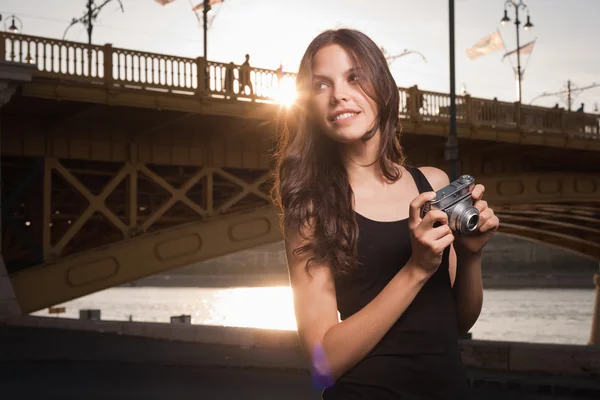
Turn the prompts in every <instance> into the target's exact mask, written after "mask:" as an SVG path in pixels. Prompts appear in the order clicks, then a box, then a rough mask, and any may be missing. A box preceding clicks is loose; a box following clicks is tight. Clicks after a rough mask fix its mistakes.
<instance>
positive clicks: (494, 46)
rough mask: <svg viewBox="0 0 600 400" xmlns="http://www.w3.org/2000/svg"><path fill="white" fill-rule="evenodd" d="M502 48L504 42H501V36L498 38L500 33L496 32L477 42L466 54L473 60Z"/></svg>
mask: <svg viewBox="0 0 600 400" xmlns="http://www.w3.org/2000/svg"><path fill="white" fill-rule="evenodd" d="M503 48H504V41H503V40H502V36H500V32H498V31H496V32H494V33H491V34H489V35H487V36H486V37H484V38H483V39H481V40H479V41H478V42H477V43H475V45H473V47H471V48H469V49H467V51H466V53H467V56H469V58H470V59H471V60H475V59H477V58H479V57H481V56H485V55H486V54H489V53H493V52H494V51H498V50H502V49H503Z"/></svg>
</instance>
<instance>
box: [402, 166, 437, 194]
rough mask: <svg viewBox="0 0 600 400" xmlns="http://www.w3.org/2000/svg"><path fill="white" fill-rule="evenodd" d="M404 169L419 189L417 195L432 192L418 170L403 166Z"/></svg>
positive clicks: (429, 185)
mask: <svg viewBox="0 0 600 400" xmlns="http://www.w3.org/2000/svg"><path fill="white" fill-rule="evenodd" d="M404 168H406V170H407V171H408V172H410V174H411V175H412V177H413V179H414V180H415V183H416V184H417V188H418V189H419V193H423V192H433V187H432V186H431V184H430V183H429V181H428V180H427V178H426V177H425V174H423V172H421V170H420V169H419V168H417V167H413V166H410V165H404Z"/></svg>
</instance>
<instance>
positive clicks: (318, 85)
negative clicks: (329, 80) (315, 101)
mask: <svg viewBox="0 0 600 400" xmlns="http://www.w3.org/2000/svg"><path fill="white" fill-rule="evenodd" d="M326 87H327V84H326V83H325V82H315V84H314V89H315V90H323V89H325V88H326Z"/></svg>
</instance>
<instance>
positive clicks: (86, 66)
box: [0, 32, 600, 140]
mask: <svg viewBox="0 0 600 400" xmlns="http://www.w3.org/2000/svg"><path fill="white" fill-rule="evenodd" d="M0 61H4V62H9V63H13V62H14V63H28V64H35V65H36V66H37V68H38V72H37V74H36V75H37V76H38V77H42V78H55V79H61V80H71V81H78V82H87V83H90V84H104V85H105V86H108V87H115V86H120V87H126V88H131V89H136V88H137V89H142V90H154V91H156V90H158V91H165V92H170V93H172V94H174V95H186V94H187V95H199V96H210V97H214V98H224V99H237V100H242V101H255V102H271V103H275V102H278V103H289V102H291V101H292V100H293V98H294V97H295V83H294V81H295V74H293V73H289V72H283V71H281V70H269V69H264V68H253V67H250V66H244V65H236V64H234V63H219V62H213V61H205V60H204V58H202V57H199V58H195V59H194V58H185V57H177V56H172V55H165V54H156V53H148V52H143V51H138V50H128V49H120V48H115V47H112V45H110V44H107V45H104V46H97V45H91V46H90V45H87V44H85V43H78V42H71V41H65V40H55V39H49V38H44V37H37V36H28V35H20V34H13V33H8V32H3V33H1V34H0ZM398 90H399V94H400V109H399V115H400V117H401V118H402V119H404V120H408V121H411V122H429V123H447V122H448V121H449V119H450V112H449V111H450V96H449V94H447V93H437V92H430V91H424V90H420V89H418V88H417V87H416V86H413V87H410V88H398ZM456 114H457V115H456V119H457V123H459V124H470V125H474V126H482V127H489V128H492V129H496V128H497V129H520V130H524V131H528V132H538V133H540V134H541V133H543V134H557V135H565V134H567V135H568V136H571V137H578V138H586V139H598V140H600V116H598V115H594V114H586V113H578V112H570V111H566V110H563V109H557V108H554V109H550V108H545V107H537V106H530V105H524V104H519V103H509V102H503V101H498V100H497V99H493V100H489V99H480V98H475V97H471V96H469V95H466V96H457V97H456Z"/></svg>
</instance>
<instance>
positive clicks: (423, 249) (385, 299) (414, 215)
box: [285, 193, 453, 386]
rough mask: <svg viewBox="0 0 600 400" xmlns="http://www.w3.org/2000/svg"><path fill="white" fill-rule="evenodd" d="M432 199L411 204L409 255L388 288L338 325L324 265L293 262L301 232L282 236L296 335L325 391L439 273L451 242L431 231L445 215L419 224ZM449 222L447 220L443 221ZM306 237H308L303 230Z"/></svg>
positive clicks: (443, 231)
mask: <svg viewBox="0 0 600 400" xmlns="http://www.w3.org/2000/svg"><path fill="white" fill-rule="evenodd" d="M431 198H432V197H431V196H429V195H428V194H426V193H425V194H423V195H420V196H419V197H417V198H416V199H415V200H414V201H413V203H411V224H412V225H413V227H414V229H412V230H411V232H412V233H413V237H414V238H415V239H414V240H415V242H414V244H413V249H415V248H416V249H417V250H416V251H414V250H413V256H412V257H411V260H410V261H409V262H408V263H407V264H406V265H405V266H404V268H402V269H401V270H400V271H399V272H398V273H397V274H396V276H395V277H394V278H392V280H391V281H390V282H389V283H388V284H387V286H386V287H385V288H384V289H383V290H382V291H381V292H380V293H379V294H378V295H377V297H375V298H374V299H373V300H372V301H371V302H370V303H369V304H367V305H366V306H365V307H364V308H363V309H361V310H360V311H358V312H357V313H355V314H354V315H352V316H351V317H349V318H347V319H345V320H344V321H342V322H339V321H338V315H337V302H336V295H335V285H334V279H333V273H332V271H331V268H330V267H329V266H328V265H323V264H317V263H315V262H313V263H311V264H310V267H309V268H308V269H307V267H306V266H307V261H308V259H309V258H310V257H311V256H312V254H309V253H308V252H307V253H305V254H303V255H302V256H301V257H296V256H295V255H294V254H293V250H294V249H296V248H298V247H299V246H302V245H304V244H305V243H306V242H305V240H306V239H303V238H302V236H301V235H300V234H299V232H297V231H295V230H293V229H290V230H288V231H286V234H285V237H286V241H285V247H286V254H287V258H288V268H289V272H290V283H291V286H292V290H293V294H294V310H295V314H296V323H297V327H298V334H299V338H300V342H301V345H302V348H303V350H304V353H305V355H306V356H307V358H308V359H309V361H310V363H311V366H312V372H313V375H314V376H315V378H316V379H318V380H319V381H320V383H321V384H322V385H325V386H328V385H330V384H332V383H333V382H334V381H335V380H336V379H337V378H339V377H340V376H341V375H343V374H344V373H345V372H346V371H348V370H349V369H350V368H352V367H353V366H354V365H355V364H356V363H358V362H359V361H360V360H362V359H363V358H364V357H365V356H366V355H367V354H368V353H369V351H371V350H372V349H373V347H375V345H376V344H377V343H378V342H379V341H380V340H381V339H382V337H383V336H384V335H385V334H386V333H387V332H388V330H389V329H390V328H391V327H392V325H393V324H394V323H395V322H396V321H397V320H398V318H400V316H401V315H402V314H403V313H404V311H405V310H406V309H407V307H408V306H409V305H410V303H411V302H412V301H413V299H414V298H415V296H416V295H417V293H419V290H420V289H421V288H422V287H423V285H424V284H425V283H426V282H427V280H428V279H429V277H430V276H431V275H433V273H434V272H435V271H436V270H437V267H438V266H439V263H440V260H441V255H442V253H443V250H444V248H446V247H447V246H448V245H449V244H450V243H451V242H452V240H453V236H452V235H451V233H450V230H449V228H448V226H447V224H446V226H441V227H439V228H433V224H434V222H435V221H436V220H439V219H442V220H443V219H444V218H445V217H446V216H445V214H444V213H443V212H441V211H438V212H431V213H429V214H430V215H429V214H428V216H427V217H426V218H424V219H423V220H422V223H421V220H420V218H419V217H418V213H419V209H420V207H421V205H422V204H423V203H424V202H425V201H426V200H429V199H431ZM446 222H447V220H446ZM303 233H304V235H303V236H304V237H310V233H311V232H310V231H305V232H303Z"/></svg>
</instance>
